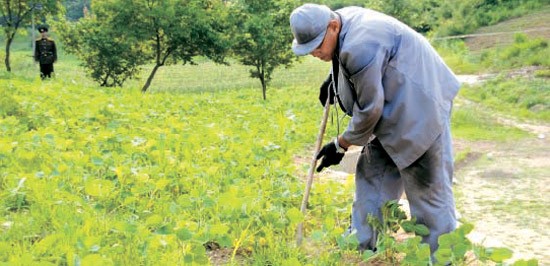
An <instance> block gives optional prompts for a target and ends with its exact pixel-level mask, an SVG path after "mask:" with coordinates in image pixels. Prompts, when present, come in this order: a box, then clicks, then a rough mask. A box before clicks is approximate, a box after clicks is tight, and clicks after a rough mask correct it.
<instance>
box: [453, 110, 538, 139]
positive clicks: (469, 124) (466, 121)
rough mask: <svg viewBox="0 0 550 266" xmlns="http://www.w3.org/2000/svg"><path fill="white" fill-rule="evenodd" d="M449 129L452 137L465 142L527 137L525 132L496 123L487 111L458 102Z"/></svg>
mask: <svg viewBox="0 0 550 266" xmlns="http://www.w3.org/2000/svg"><path fill="white" fill-rule="evenodd" d="M451 127H452V134H453V137H455V138H460V139H466V140H475V141H477V140H492V141H506V140H513V139H520V138H525V137H527V136H529V134H528V133H527V132H525V131H522V130H520V129H517V128H514V127H510V126H506V125H502V124H499V123H497V122H496V121H495V120H494V118H493V117H492V116H491V114H489V111H488V110H486V109H484V108H481V107H478V106H471V105H467V104H461V103H460V101H458V103H457V104H456V105H455V108H454V110H453V115H452V118H451Z"/></svg>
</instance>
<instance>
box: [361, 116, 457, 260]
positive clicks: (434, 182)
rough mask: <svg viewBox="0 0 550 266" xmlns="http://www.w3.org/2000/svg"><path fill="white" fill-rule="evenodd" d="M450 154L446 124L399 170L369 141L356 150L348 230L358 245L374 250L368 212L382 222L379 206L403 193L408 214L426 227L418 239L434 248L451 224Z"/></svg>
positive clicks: (376, 143) (378, 146)
mask: <svg viewBox="0 0 550 266" xmlns="http://www.w3.org/2000/svg"><path fill="white" fill-rule="evenodd" d="M452 176H453V155H452V141H451V135H450V129H449V126H448V125H447V127H446V129H444V130H443V132H442V134H441V135H440V136H439V137H438V138H437V139H436V140H435V142H434V143H433V144H432V146H431V147H430V148H429V149H428V151H426V153H424V155H422V156H421V157H420V158H419V159H418V160H417V161H416V162H414V163H412V164H411V165H410V166H408V167H407V168H405V169H402V170H399V169H398V168H397V166H396V165H395V164H394V163H393V161H392V159H391V158H390V156H389V155H388V154H387V153H386V151H385V150H384V149H383V148H382V145H381V144H380V142H379V141H378V139H374V140H372V141H371V142H370V143H369V144H368V146H367V147H366V148H365V149H364V150H363V152H361V155H360V156H359V161H358V162H357V170H356V174H355V186H356V188H355V199H354V203H353V210H352V224H351V226H352V229H355V230H356V231H357V232H356V236H357V239H358V240H359V243H360V247H361V248H362V249H371V250H373V249H374V247H375V246H376V233H375V232H374V231H373V230H372V228H371V227H370V226H369V224H368V223H367V216H368V215H369V214H371V215H374V216H376V217H378V218H379V219H380V220H382V217H381V212H380V207H381V206H383V204H384V203H385V202H386V201H388V200H396V199H399V198H400V197H401V195H402V194H403V191H404V192H405V194H406V196H407V199H408V201H409V205H410V209H411V215H412V216H415V217H416V218H417V223H421V224H424V225H426V226H427V227H428V228H429V229H430V234H429V235H428V236H425V237H423V242H424V243H428V244H429V245H430V250H431V252H432V254H433V253H434V252H435V251H436V250H437V248H438V243H437V239H438V237H439V236H440V235H442V234H445V233H448V232H450V231H452V230H454V229H455V228H456V217H455V203H454V199H453V191H452V187H451V186H452Z"/></svg>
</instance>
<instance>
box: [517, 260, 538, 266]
mask: <svg viewBox="0 0 550 266" xmlns="http://www.w3.org/2000/svg"><path fill="white" fill-rule="evenodd" d="M538 265H539V262H538V261H537V260H536V259H530V260H518V261H516V262H514V264H512V266H538Z"/></svg>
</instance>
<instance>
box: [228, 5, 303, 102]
mask: <svg viewBox="0 0 550 266" xmlns="http://www.w3.org/2000/svg"><path fill="white" fill-rule="evenodd" d="M237 3H238V4H237V7H236V8H237V9H238V11H236V12H233V13H234V14H238V17H237V18H236V25H237V28H238V30H237V32H236V34H235V45H234V47H233V50H234V53H235V57H236V58H237V59H238V60H239V61H240V62H241V63H242V64H243V65H246V66H251V67H252V69H251V70H250V76H251V77H252V78H258V79H259V80H260V82H261V84H262V93H263V99H264V100H265V99H266V90H267V85H268V83H269V81H270V80H271V74H272V73H273V71H274V70H275V69H276V68H277V67H279V66H290V65H291V64H292V62H293V61H294V60H295V59H296V57H295V56H294V54H293V53H292V50H291V48H290V46H291V44H292V33H291V32H290V27H289V24H288V23H289V22H288V18H289V16H290V12H291V11H292V7H291V5H290V3H289V2H288V1H277V0H268V1H266V0H241V1H238V2H237Z"/></svg>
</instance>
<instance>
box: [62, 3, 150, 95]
mask: <svg viewBox="0 0 550 266" xmlns="http://www.w3.org/2000/svg"><path fill="white" fill-rule="evenodd" d="M110 3H111V2H102V4H98V5H94V10H95V12H94V14H93V15H90V16H87V17H84V18H82V19H80V20H79V21H78V22H64V23H60V28H61V29H62V30H61V31H60V32H59V35H60V36H61V38H62V39H63V41H64V43H65V50H66V51H67V52H68V53H71V54H74V55H76V56H77V57H78V58H79V59H80V60H81V61H82V66H83V67H84V68H85V69H86V72H87V73H88V75H90V77H91V78H92V79H93V80H94V81H96V82H98V83H99V84H100V86H104V87H113V86H122V85H123V84H124V82H125V81H126V80H128V79H130V78H134V77H136V76H137V75H138V74H139V71H140V68H139V66H140V65H141V64H144V63H145V62H146V58H144V57H143V54H144V53H145V50H146V47H145V46H144V45H143V44H141V43H140V40H137V39H135V38H134V37H133V36H134V35H129V34H126V32H127V29H125V28H123V27H113V25H116V24H114V23H118V22H119V20H120V17H118V15H117V13H118V11H120V10H121V9H123V6H120V5H110Z"/></svg>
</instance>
